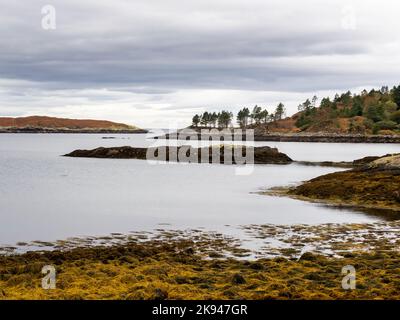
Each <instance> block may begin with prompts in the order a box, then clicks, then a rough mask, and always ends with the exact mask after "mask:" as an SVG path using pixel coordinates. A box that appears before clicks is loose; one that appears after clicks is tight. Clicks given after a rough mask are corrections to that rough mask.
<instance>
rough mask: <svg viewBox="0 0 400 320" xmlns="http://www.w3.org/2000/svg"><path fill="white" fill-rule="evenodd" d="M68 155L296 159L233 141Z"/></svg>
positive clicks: (223, 160) (238, 161) (201, 160)
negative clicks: (201, 146)
mask: <svg viewBox="0 0 400 320" xmlns="http://www.w3.org/2000/svg"><path fill="white" fill-rule="evenodd" d="M65 156H67V157H85V158H111V159H140V160H158V161H173V162H192V163H223V164H249V163H256V164H288V163H291V162H292V161H293V160H292V159H291V158H290V157H288V156H287V155H286V154H284V153H281V152H279V150H278V149H276V148H270V147H246V146H233V145H218V146H210V147H203V148H194V147H191V146H179V147H168V146H161V147H150V148H136V147H129V146H125V147H112V148H103V147H100V148H96V149H92V150H75V151H73V152H71V153H68V154H66V155H65Z"/></svg>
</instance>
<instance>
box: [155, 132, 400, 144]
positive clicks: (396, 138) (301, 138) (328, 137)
mask: <svg viewBox="0 0 400 320" xmlns="http://www.w3.org/2000/svg"><path fill="white" fill-rule="evenodd" d="M183 130H185V129H183ZM191 130H193V129H191ZM197 131H198V130H197ZM180 132H183V131H182V130H179V131H178V132H177V133H172V134H165V135H163V136H157V137H154V138H153V139H166V140H169V139H171V140H177V139H179V140H188V139H194V140H201V135H200V133H192V134H190V133H189V134H186V133H185V134H184V135H182V137H179V133H180ZM211 136H212V134H211ZM218 136H219V135H217V137H218ZM242 140H243V141H246V140H247V137H246V136H245V135H243V136H242ZM254 141H276V142H323V143H400V135H360V134H332V133H290V134H289V133H268V134H262V135H259V134H255V135H254Z"/></svg>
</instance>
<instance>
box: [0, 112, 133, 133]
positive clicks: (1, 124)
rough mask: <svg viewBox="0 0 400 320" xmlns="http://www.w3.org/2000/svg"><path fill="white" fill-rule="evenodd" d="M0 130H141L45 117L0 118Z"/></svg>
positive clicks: (95, 122) (118, 125) (108, 122)
mask: <svg viewBox="0 0 400 320" xmlns="http://www.w3.org/2000/svg"><path fill="white" fill-rule="evenodd" d="M0 128H3V129H4V128H11V129H29V128H30V129H33V128H35V129H54V130H58V129H60V130H61V129H63V130H71V131H73V130H116V131H118V130H133V131H134V130H141V129H139V128H138V127H135V126H131V125H127V124H124V123H117V122H111V121H106V120H89V119H66V118H55V117H46V116H30V117H21V118H11V117H0Z"/></svg>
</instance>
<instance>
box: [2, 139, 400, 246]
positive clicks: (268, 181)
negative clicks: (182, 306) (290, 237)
mask: <svg viewBox="0 0 400 320" xmlns="http://www.w3.org/2000/svg"><path fill="white" fill-rule="evenodd" d="M103 136H104V135H97V134H87V135H84V134H70V135H67V134H53V135H46V134H0V219H1V220H0V221H1V223H0V244H13V243H15V242H17V241H31V240H48V241H51V240H56V239H62V238H66V237H70V236H84V235H102V234H109V233H111V232H122V233H123V232H128V231H131V230H138V231H143V230H153V229H155V228H157V227H159V224H170V225H171V227H172V228H177V229H178V228H199V227H204V228H205V229H210V230H223V229H224V228H226V227H225V226H226V225H232V226H238V225H243V224H253V223H254V224H263V223H273V224H298V223H304V224H320V223H328V222H338V223H344V222H373V221H377V220H379V219H380V218H377V217H376V216H370V215H367V214H365V213H362V212H354V211H350V210H338V209H333V208H327V207H325V206H322V205H316V204H311V203H307V202H301V201H297V200H292V199H287V198H278V197H270V196H263V195H259V194H255V192H257V191H259V190H262V189H265V188H269V187H273V186H283V185H289V184H296V183H299V182H301V181H304V180H308V179H310V178H313V177H316V176H319V175H321V174H325V173H329V172H333V171H337V170H339V169H335V168H322V167H307V166H300V165H297V164H291V165H286V166H280V165H257V166H256V167H255V169H254V171H253V173H252V174H250V175H245V176H238V175H236V174H235V167H234V166H227V165H209V164H172V163H169V164H163V165H162V164H158V165H152V164H149V163H147V162H146V161H141V160H118V159H84V158H66V157H62V156H61V155H62V154H65V153H68V152H70V151H72V150H75V149H78V148H95V147H99V146H105V147H107V146H122V145H131V146H148V145H150V144H152V143H154V140H146V135H115V137H116V139H110V140H104V139H102V137H103ZM164 142H165V141H162V142H161V141H158V143H161V144H162V143H164ZM180 143H187V142H180ZM256 145H268V146H276V147H278V148H279V149H280V150H281V151H282V152H285V153H287V154H288V155H289V156H290V157H292V158H293V159H295V160H310V161H324V160H326V161H328V160H330V161H342V160H343V161H345V160H354V159H357V158H360V157H363V156H367V155H384V154H387V153H393V152H400V146H399V145H393V144H388V145H385V144H325V143H285V142H282V143H275V142H263V143H262V142H257V143H256Z"/></svg>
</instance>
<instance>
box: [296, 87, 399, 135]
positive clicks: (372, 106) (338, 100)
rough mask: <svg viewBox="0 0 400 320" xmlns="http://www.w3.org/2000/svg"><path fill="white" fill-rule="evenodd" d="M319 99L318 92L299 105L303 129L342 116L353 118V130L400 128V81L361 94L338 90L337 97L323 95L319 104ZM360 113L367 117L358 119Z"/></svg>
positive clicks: (361, 116) (362, 116) (299, 121)
mask: <svg viewBox="0 0 400 320" xmlns="http://www.w3.org/2000/svg"><path fill="white" fill-rule="evenodd" d="M317 101H318V98H317V97H316V96H314V97H313V98H312V99H311V100H310V99H307V100H306V101H305V102H303V103H302V104H300V105H299V106H298V110H299V111H300V115H299V117H298V119H297V121H296V126H297V127H298V128H300V129H301V130H306V129H307V128H308V127H310V126H315V125H318V124H319V123H321V124H322V123H327V121H329V119H330V120H335V119H338V118H348V119H350V131H351V132H363V131H365V130H370V131H372V132H373V133H377V132H379V131H380V130H399V129H400V85H399V86H395V87H393V88H392V89H389V87H387V86H383V87H382V88H381V89H380V90H376V89H372V90H370V91H367V90H363V91H362V92H361V93H360V94H353V93H351V92H350V91H347V92H345V93H342V94H336V95H335V97H334V98H333V100H331V99H330V98H329V97H326V98H323V99H322V100H321V102H320V105H319V106H318V105H317ZM357 117H359V119H363V121H362V122H360V121H358V122H357V121H356V120H355V119H356V118H357Z"/></svg>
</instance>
